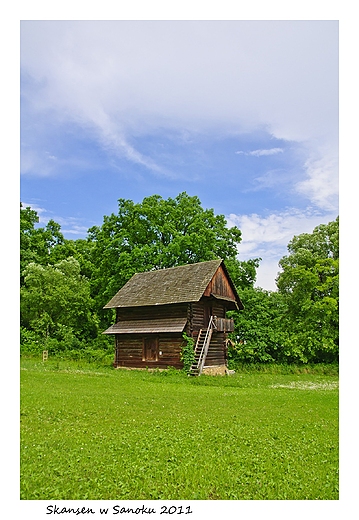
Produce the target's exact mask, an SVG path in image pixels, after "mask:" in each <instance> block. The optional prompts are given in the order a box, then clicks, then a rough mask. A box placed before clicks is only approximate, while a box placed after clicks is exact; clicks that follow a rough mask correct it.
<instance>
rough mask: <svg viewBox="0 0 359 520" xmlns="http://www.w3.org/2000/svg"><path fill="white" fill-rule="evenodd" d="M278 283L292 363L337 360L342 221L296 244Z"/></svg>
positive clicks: (286, 349) (287, 351) (282, 263)
mask: <svg viewBox="0 0 359 520" xmlns="http://www.w3.org/2000/svg"><path fill="white" fill-rule="evenodd" d="M288 252H289V254H288V255H287V256H285V257H284V258H282V259H281V261H280V262H279V265H280V267H281V268H282V272H281V273H280V274H279V276H278V278H277V286H278V290H279V292H280V294H282V295H283V296H284V298H285V302H286V306H287V312H286V315H285V316H284V317H283V319H284V322H283V326H284V327H285V328H286V329H287V330H289V331H290V334H288V338H287V340H286V341H285V343H284V352H285V354H286V355H287V356H288V358H289V359H294V358H296V359H300V360H301V361H304V362H307V361H312V360H316V361H332V360H335V359H337V358H338V349H339V217H338V218H337V219H336V220H335V221H334V222H330V223H329V224H327V225H324V224H322V225H320V226H318V227H316V228H315V229H314V231H313V233H311V234H309V233H303V234H301V235H299V236H296V237H294V238H293V240H291V242H290V243H289V245H288Z"/></svg>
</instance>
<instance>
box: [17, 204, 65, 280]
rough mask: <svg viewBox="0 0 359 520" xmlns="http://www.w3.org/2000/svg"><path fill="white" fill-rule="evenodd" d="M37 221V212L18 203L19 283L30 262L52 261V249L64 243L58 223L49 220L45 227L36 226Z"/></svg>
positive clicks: (43, 262) (42, 262) (44, 263)
mask: <svg viewBox="0 0 359 520" xmlns="http://www.w3.org/2000/svg"><path fill="white" fill-rule="evenodd" d="M38 222H39V216H38V214H37V212H36V211H35V210H33V209H31V208H30V207H26V208H23V206H22V203H20V272H21V283H23V281H24V278H23V271H24V269H25V267H26V266H27V265H28V264H29V263H30V262H36V263H38V264H41V265H47V264H48V263H54V258H53V252H54V250H55V249H56V247H59V246H60V245H63V244H64V243H65V239H64V237H63V235H62V233H61V231H60V229H61V227H60V224H58V223H57V222H55V221H54V220H49V221H48V223H47V224H46V226H45V227H39V228H36V227H35V225H36V224H37V223H38Z"/></svg>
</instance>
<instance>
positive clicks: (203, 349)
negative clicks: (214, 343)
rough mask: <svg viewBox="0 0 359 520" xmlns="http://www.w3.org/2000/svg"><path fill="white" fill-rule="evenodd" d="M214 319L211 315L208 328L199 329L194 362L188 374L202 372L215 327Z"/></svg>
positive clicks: (195, 374) (196, 374)
mask: <svg viewBox="0 0 359 520" xmlns="http://www.w3.org/2000/svg"><path fill="white" fill-rule="evenodd" d="M214 320H215V318H214V316H211V318H210V320H209V324H208V328H207V329H200V331H199V333H198V337H197V342H196V346H195V347H194V363H193V364H192V366H191V369H190V371H189V375H190V376H200V375H201V374H202V371H203V367H204V362H205V361H206V357H207V352H208V348H209V344H210V343H211V338H212V333H213V329H214V328H216V326H215V321H214Z"/></svg>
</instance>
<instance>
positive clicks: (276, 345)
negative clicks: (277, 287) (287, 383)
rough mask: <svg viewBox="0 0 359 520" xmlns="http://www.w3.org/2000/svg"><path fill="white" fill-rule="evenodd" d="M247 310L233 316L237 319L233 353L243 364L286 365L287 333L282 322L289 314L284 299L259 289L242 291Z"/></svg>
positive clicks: (231, 352)
mask: <svg viewBox="0 0 359 520" xmlns="http://www.w3.org/2000/svg"><path fill="white" fill-rule="evenodd" d="M239 296H240V298H241V301H242V302H243V305H244V309H243V310H242V311H240V312H234V311H233V312H231V313H228V314H230V316H231V317H233V318H234V328H235V329H234V330H235V332H234V333H233V334H231V339H232V344H231V348H230V349H229V353H230V356H231V358H232V359H233V361H237V362H241V363H268V362H282V361H284V356H283V342H284V338H285V331H284V330H283V326H282V318H283V315H285V312H286V305H285V301H284V299H283V296H282V295H281V294H279V293H277V292H272V291H266V290H264V289H261V288H259V287H257V288H254V287H245V288H244V289H243V290H239Z"/></svg>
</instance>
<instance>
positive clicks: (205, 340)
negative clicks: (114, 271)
mask: <svg viewBox="0 0 359 520" xmlns="http://www.w3.org/2000/svg"><path fill="white" fill-rule="evenodd" d="M104 308H105V309H116V323H115V324H114V325H112V326H111V327H110V328H109V329H107V330H106V331H105V332H104V334H113V335H114V337H115V360H114V366H115V367H134V368H146V367H148V368H167V367H169V366H171V367H175V368H182V367H183V364H182V362H181V349H182V347H183V345H184V339H183V333H184V332H185V333H186V334H187V335H188V336H190V337H192V338H193V339H194V342H195V352H196V361H195V364H194V365H193V367H192V368H193V373H194V374H200V373H201V372H202V370H203V369H205V368H206V367H218V366H226V362H227V349H226V334H227V333H228V332H231V331H233V320H231V319H227V318H226V312H227V311H229V310H239V309H243V305H242V302H241V300H240V298H239V296H238V294H237V291H236V288H235V286H234V284H233V282H232V281H231V279H230V276H229V274H228V271H227V269H226V267H225V265H224V262H223V261H222V260H211V261H209V262H200V263H197V264H187V265H183V266H178V267H171V268H169V269H161V270H154V271H147V272H144V273H138V274H135V275H134V276H133V277H132V278H131V279H130V280H129V281H128V282H127V283H126V284H125V285H124V286H123V287H122V289H120V290H119V291H118V293H117V294H116V295H115V296H114V297H113V298H112V299H111V300H110V301H109V302H108V304H107V305H105V307H104Z"/></svg>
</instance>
